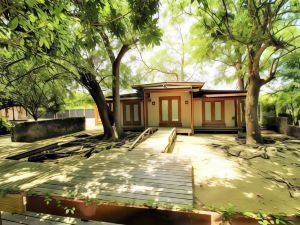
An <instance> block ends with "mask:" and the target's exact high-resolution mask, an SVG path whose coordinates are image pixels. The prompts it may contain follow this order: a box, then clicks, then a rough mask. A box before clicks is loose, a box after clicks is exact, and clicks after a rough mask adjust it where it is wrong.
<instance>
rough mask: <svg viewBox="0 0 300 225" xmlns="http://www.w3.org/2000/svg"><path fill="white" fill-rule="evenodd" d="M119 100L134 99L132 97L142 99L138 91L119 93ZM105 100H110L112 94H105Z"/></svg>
mask: <svg viewBox="0 0 300 225" xmlns="http://www.w3.org/2000/svg"><path fill="white" fill-rule="evenodd" d="M120 98H121V100H134V99H143V97H142V96H141V94H140V93H128V94H121V95H120ZM106 100H107V101H112V100H113V96H107V97H106Z"/></svg>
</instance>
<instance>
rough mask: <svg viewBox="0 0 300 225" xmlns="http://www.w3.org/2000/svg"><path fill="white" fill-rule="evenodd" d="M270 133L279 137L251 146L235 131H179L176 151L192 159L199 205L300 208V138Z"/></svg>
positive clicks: (269, 209) (273, 209)
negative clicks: (241, 142) (191, 133)
mask: <svg viewBox="0 0 300 225" xmlns="http://www.w3.org/2000/svg"><path fill="white" fill-rule="evenodd" d="M265 136H266V137H268V138H271V139H274V138H275V139H276V142H275V143H273V144H268V145H266V146H265V147H266V148H265V147H259V146H258V147H255V148H252V147H250V146H246V145H239V144H237V143H236V141H235V135H233V134H196V135H194V136H177V140H176V143H175V146H174V149H173V153H174V154H179V155H180V156H182V157H188V158H190V159H191V160H192V163H193V167H194V201H195V206H196V208H198V209H204V208H211V207H215V208H221V207H223V208H234V209H235V210H237V211H243V212H245V211H251V212H258V211H261V212H265V213H267V214H278V213H286V214H288V215H291V214H293V215H294V214H299V213H300V189H299V186H300V142H299V141H297V140H296V139H288V138H286V137H284V136H282V135H278V134H274V133H269V134H265ZM253 156H255V157H253ZM252 157H253V158H252ZM249 158H251V159H249Z"/></svg>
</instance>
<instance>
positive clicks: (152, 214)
mask: <svg viewBox="0 0 300 225" xmlns="http://www.w3.org/2000/svg"><path fill="white" fill-rule="evenodd" d="M57 200H59V201H60V202H61V205H63V206H66V207H75V211H74V214H72V217H75V218H81V219H86V220H96V221H103V222H109V223H118V224H127V225H134V224H143V225H153V224H175V225H177V224H178V225H179V224H185V225H198V224H209V223H210V222H211V221H213V220H212V217H213V215H215V213H212V212H203V213H194V212H188V211H172V210H168V209H156V208H149V207H134V206H128V205H118V204H102V205H98V204H96V203H92V204H90V205H88V206H87V205H86V203H85V202H84V201H80V200H69V199H63V198H57ZM27 210H28V211H31V212H35V213H45V214H52V215H57V216H66V214H65V210H64V209H63V207H58V206H57V203H56V198H53V199H52V201H51V202H50V203H49V204H48V205H47V204H46V203H45V201H44V197H42V196H29V197H28V198H27ZM166 220H167V221H166Z"/></svg>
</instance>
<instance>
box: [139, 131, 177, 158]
mask: <svg viewBox="0 0 300 225" xmlns="http://www.w3.org/2000/svg"><path fill="white" fill-rule="evenodd" d="M175 137H176V128H159V129H158V131H156V132H155V133H154V134H153V135H152V136H150V137H149V138H148V139H146V140H145V141H143V142H142V143H140V144H139V145H137V146H136V147H135V148H134V150H135V151H138V152H151V153H164V152H168V150H169V148H170V146H171V145H172V143H173V141H174V139H175Z"/></svg>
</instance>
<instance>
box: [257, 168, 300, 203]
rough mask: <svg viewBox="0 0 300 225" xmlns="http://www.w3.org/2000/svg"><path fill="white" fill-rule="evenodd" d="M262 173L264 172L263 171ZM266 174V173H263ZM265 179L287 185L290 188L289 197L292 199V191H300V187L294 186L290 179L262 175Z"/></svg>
mask: <svg viewBox="0 0 300 225" xmlns="http://www.w3.org/2000/svg"><path fill="white" fill-rule="evenodd" d="M261 172H262V171H261ZM262 173H265V172H262ZM261 175H262V177H263V178H265V179H267V180H271V181H274V182H277V183H281V184H285V185H286V186H287V188H288V191H289V195H290V197H291V198H294V196H293V194H292V191H299V190H300V186H298V185H294V184H292V183H291V182H290V181H289V180H288V179H286V178H283V177H274V176H270V175H269V176H265V175H263V174H261Z"/></svg>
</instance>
